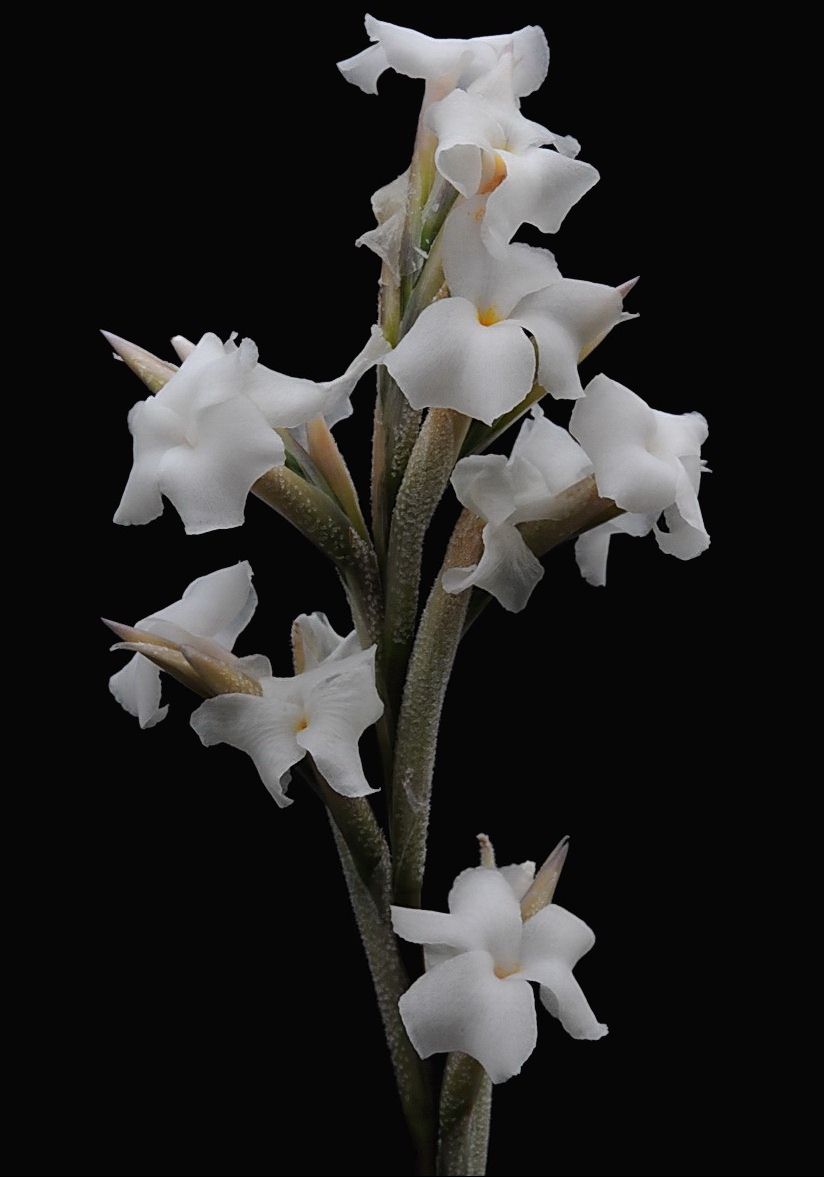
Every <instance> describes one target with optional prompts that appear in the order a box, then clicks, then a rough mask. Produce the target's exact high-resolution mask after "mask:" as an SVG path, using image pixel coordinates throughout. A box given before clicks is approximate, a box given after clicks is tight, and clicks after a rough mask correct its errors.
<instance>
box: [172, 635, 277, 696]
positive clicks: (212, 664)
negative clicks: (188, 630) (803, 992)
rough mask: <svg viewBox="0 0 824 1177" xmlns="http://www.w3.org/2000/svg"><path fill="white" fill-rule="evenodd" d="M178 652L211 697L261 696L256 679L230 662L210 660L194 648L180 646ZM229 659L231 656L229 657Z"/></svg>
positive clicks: (206, 655)
mask: <svg viewBox="0 0 824 1177" xmlns="http://www.w3.org/2000/svg"><path fill="white" fill-rule="evenodd" d="M180 652H181V654H182V655H183V657H184V658H185V659H186V661H187V662H188V663H189V665H190V666H191V668H192V670H193V671H194V672H195V674H196V675H197V676H198V678H199V679H200V681H201V682H202V683H203V684H204V685H205V686H206V687H207V688H208V689H209V691H210V692H211V693H212V694H213V695H262V694H263V691H262V690H261V686H260V683H259V682H258V681H257V679H254V678H252V677H251V676H250V675H248V674H245V673H244V672H243V671H242V670H240V669H239V667H236V666H235V665H233V663H234V659H232V661H231V662H229V661H226V662H223V661H221V660H219V659H218V658H211V657H210V656H209V655H208V654H204V653H203V651H202V650H198V649H197V647H196V646H188V645H181V647H180ZM230 657H231V655H230Z"/></svg>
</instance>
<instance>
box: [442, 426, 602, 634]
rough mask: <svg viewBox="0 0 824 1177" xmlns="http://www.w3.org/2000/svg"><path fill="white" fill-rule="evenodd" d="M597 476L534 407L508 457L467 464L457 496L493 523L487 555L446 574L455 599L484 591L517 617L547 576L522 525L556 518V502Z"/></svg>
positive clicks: (456, 477) (457, 474)
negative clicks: (576, 485)
mask: <svg viewBox="0 0 824 1177" xmlns="http://www.w3.org/2000/svg"><path fill="white" fill-rule="evenodd" d="M591 470H592V464H591V462H590V461H589V458H588V457H587V455H586V454H585V453H584V451H583V450H582V449H581V447H580V446H579V445H578V443H577V442H576V441H574V440H573V439H572V438H571V437H570V435H569V434H568V433H567V431H566V430H565V429H561V428H560V426H558V425H554V424H553V423H552V422H551V421H548V420H547V418H546V417H544V415H543V413H542V412H541V409H540V408H539V407H538V406H535V407H534V408H533V410H532V418H531V419H528V420H526V421H525V422H524V424H523V425H522V426H521V430H520V432H519V434H518V437H517V438H516V440H515V444H514V445H513V447H512V453H511V455H510V456H509V458H506V457H504V455H503V454H484V455H480V456H476V457H470V458H462V459H461V461H460V462H458V464H457V466H456V467H455V470H454V473H453V475H452V486H453V487H454V489H455V494H456V495H457V496H458V499H459V500H460V502H461V503H463V505H464V506H465V507H467V508H468V509H469V510H470V511H472V512H473V513H474V514H475V515H478V516H479V517H480V518H482V519H485V520H486V526H485V527H484V533H483V540H484V551H483V555H482V557H481V560H480V562H479V563H478V564H475V565H473V566H472V567H471V568H450V569H449V570H448V571H447V572H445V573H444V576H443V587H444V589H445V590H446V592H448V593H462V592H464V590H465V589H468V588H471V587H472V586H473V585H477V587H478V588H482V589H486V591H487V592H488V593H491V594H492V596H493V597H495V598H496V600H498V601H499V602H500V603H501V604H502V605H503V607H504V608H505V609H509V610H510V611H511V612H514V613H517V612H519V611H520V610H521V609H523V608H524V606H525V605H526V603H527V601H528V600H529V597H530V595H531V593H532V590H533V589H534V588H535V585H536V584H537V583H538V581H539V580H540V579H541V577H542V576H543V574H544V569H543V566H542V565H541V562H540V560H538V559H537V558H536V557H535V556H534V555H533V553H532V552H531V551H530V550H529V548H528V547H527V545H526V543H525V542H524V540H523V538H522V536H521V533H520V531H519V530H518V527H517V524H519V523H526V522H527V521H528V520H531V519H550V518H552V515H553V510H554V505H555V502H556V496H557V495H558V493H559V492H560V491H563V490H566V488H567V487H569V486H572V485H573V484H574V483H576V482H578V481H579V480H580V479H581V478H584V477H585V476H586V475H587V474H589V473H590V472H591Z"/></svg>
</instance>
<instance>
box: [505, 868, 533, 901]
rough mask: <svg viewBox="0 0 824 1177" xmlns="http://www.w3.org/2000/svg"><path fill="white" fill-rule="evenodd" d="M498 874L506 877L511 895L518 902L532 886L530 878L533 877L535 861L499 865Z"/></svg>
mask: <svg viewBox="0 0 824 1177" xmlns="http://www.w3.org/2000/svg"><path fill="white" fill-rule="evenodd" d="M498 874H499V875H500V876H501V877H502V878H503V879H506V881H507V883H508V884H509V886H510V887H511V888H512V893H513V895H514V896H515V898H516V899H517V900H518V902H519V903H520V902H521V900H522V899H523V897H524V895H526V893H527V891H528V890H529V888H530V887H531V886H532V880H533V879H534V878H535V863H534V862H530V861H527V862H514V863H513V864H512V865H511V866H499V867H498Z"/></svg>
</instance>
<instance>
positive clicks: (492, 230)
mask: <svg viewBox="0 0 824 1177" xmlns="http://www.w3.org/2000/svg"><path fill="white" fill-rule="evenodd" d="M500 155H501V158H502V159H503V161H504V163H505V164H506V172H507V174H506V179H505V180H503V182H502V183H501V184H499V185H498V187H497V188H496V189H495V191H494V192H492V193H490V196H489V200H488V202H487V207H486V216H485V218H484V223H483V234H484V237H485V238H486V240H487V241H488V242H489V243H490V244H492V243H495V242H500V243H503V242H507V241H511V240H512V237H513V236H514V235H515V233H516V232H517V231H518V229H519V228H520V227H521V225H524V224H527V225H535V226H536V227H537V228H538V229H540V230H541V232H542V233H557V232H558V230H559V229H560V227H561V225H562V224H563V221H564V218H565V217H566V215H567V213H568V212H569V210H570V209H571V208H572V206H573V205H575V204H577V203H578V201H579V200H580V199H581V197H582V196H584V195H585V194H586V193H587V192H589V190H590V188H592V187H593V185H594V184H597V182H598V172H597V171H596V170H595V168H594V167H593V166H592V165H591V164H588V163H584V162H583V161H582V160H579V159H570V158H569V156H567V155H562V154H561V153H560V152H559V151H552V150H551V149H548V148H543V147H530V148H527V150H526V151H525V152H524V154H523V155H515V154H513V153H512V152H509V151H502V152H501V153H500Z"/></svg>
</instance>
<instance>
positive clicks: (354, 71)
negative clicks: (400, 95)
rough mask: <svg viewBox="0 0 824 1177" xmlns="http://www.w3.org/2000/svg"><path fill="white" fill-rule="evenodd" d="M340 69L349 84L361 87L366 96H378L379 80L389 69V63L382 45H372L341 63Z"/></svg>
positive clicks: (339, 64) (339, 63)
mask: <svg viewBox="0 0 824 1177" xmlns="http://www.w3.org/2000/svg"><path fill="white" fill-rule="evenodd" d="M338 69H339V70H340V72H341V73H342V74H343V76H344V77H345V78H346V80H347V82H351V83H352V84H353V85H354V86H359V87H360V89H361V90H363V92H364V94H377V92H378V79H379V78H380V76H381V74H382V73H383V72H384V70H387V69H389V62H388V61H387V60H386V54H385V53H384V51H383V46H382V45H370V46H369V48H368V49H362V50H361V52H360V53H356V54H355V55H354V57H347V58H346V60H345V61H339V62H338Z"/></svg>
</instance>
